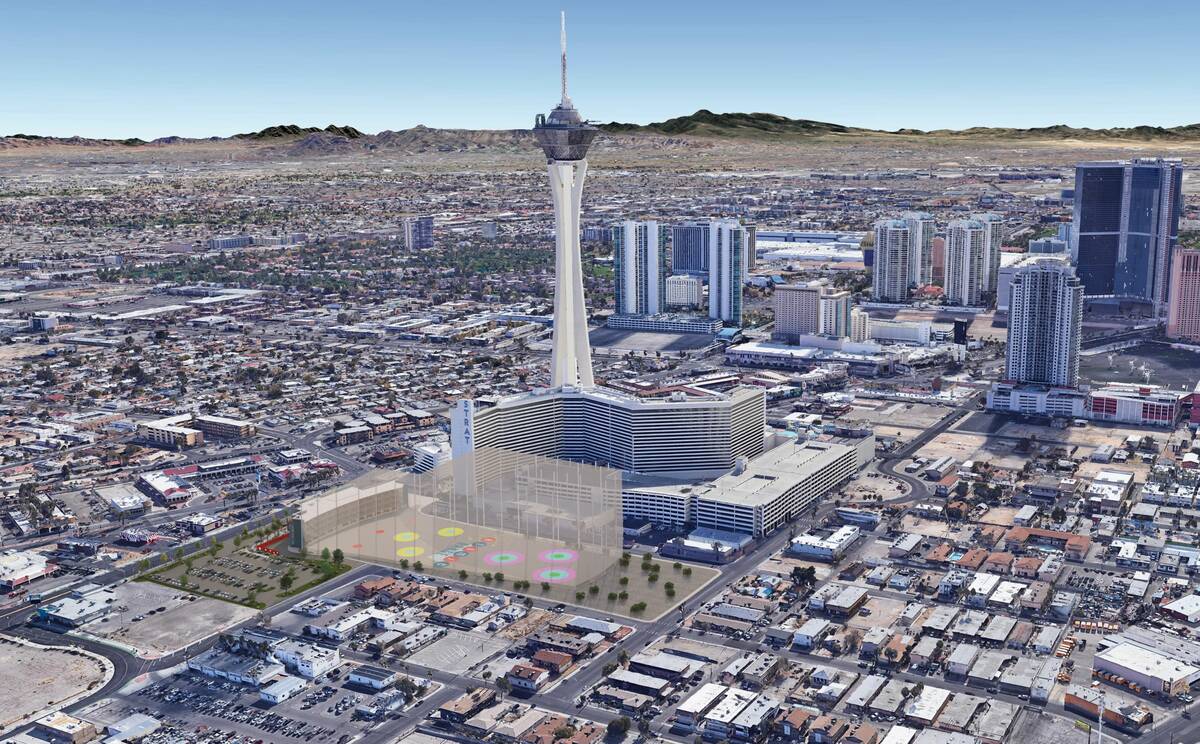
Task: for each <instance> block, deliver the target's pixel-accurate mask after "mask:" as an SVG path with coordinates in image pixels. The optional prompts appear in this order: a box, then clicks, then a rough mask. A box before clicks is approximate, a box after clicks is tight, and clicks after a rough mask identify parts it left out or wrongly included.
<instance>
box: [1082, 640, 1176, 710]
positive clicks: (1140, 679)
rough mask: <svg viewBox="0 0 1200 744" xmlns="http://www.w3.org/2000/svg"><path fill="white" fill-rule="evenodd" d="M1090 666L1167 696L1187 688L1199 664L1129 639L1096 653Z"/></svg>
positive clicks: (1097, 670) (1094, 669) (1172, 695)
mask: <svg viewBox="0 0 1200 744" xmlns="http://www.w3.org/2000/svg"><path fill="white" fill-rule="evenodd" d="M1092 669H1093V671H1096V672H1100V673H1103V674H1109V675H1116V676H1117V677H1120V678H1123V679H1124V680H1126V682H1129V683H1133V684H1136V685H1139V686H1140V687H1142V688H1145V689H1146V690H1147V691H1150V692H1160V693H1163V694H1165V695H1167V696H1168V697H1174V696H1176V695H1178V694H1180V693H1182V692H1187V690H1188V688H1189V687H1190V685H1191V683H1192V682H1193V681H1195V680H1197V679H1200V668H1197V667H1194V666H1192V665H1190V664H1186V663H1184V662H1182V661H1179V660H1178V659H1174V658H1171V657H1169V656H1164V655H1162V654H1160V653H1158V652H1156V651H1152V650H1150V649H1148V648H1145V647H1143V646H1138V645H1135V644H1133V643H1120V644H1117V645H1116V646H1112V647H1111V648H1107V649H1105V650H1103V651H1101V652H1100V653H1098V654H1096V656H1095V658H1094V659H1093V660H1092Z"/></svg>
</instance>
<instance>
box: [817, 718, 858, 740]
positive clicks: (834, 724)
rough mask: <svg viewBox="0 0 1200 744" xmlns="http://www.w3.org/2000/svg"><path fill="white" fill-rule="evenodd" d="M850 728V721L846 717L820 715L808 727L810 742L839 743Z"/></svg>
mask: <svg viewBox="0 0 1200 744" xmlns="http://www.w3.org/2000/svg"><path fill="white" fill-rule="evenodd" d="M849 728H850V722H849V721H847V720H846V719H845V718H839V717H837V716H831V715H824V716H819V717H817V719H816V720H814V721H813V722H812V725H811V726H809V728H808V744H838V742H840V741H841V740H842V737H843V736H845V735H846V731H847V730H849Z"/></svg>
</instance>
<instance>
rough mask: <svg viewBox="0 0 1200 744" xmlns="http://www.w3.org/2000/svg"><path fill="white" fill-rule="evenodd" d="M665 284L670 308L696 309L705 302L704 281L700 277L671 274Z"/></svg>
mask: <svg viewBox="0 0 1200 744" xmlns="http://www.w3.org/2000/svg"><path fill="white" fill-rule="evenodd" d="M665 284H666V292H667V299H666V306H667V307H668V308H676V309H688V310H694V309H696V308H698V307H700V305H702V304H703V303H704V282H703V281H701V280H700V278H699V277H696V276H687V275H684V274H680V275H678V276H669V277H667V280H666V283H665Z"/></svg>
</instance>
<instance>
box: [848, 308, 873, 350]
mask: <svg viewBox="0 0 1200 744" xmlns="http://www.w3.org/2000/svg"><path fill="white" fill-rule="evenodd" d="M850 340H851V341H852V342H853V343H856V344H861V343H863V342H866V341H870V340H871V316H870V315H868V314H867V311H866V310H861V309H859V308H857V307H856V308H852V309H851V310H850Z"/></svg>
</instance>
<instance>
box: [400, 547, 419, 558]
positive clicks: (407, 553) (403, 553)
mask: <svg viewBox="0 0 1200 744" xmlns="http://www.w3.org/2000/svg"><path fill="white" fill-rule="evenodd" d="M396 555H398V556H400V557H401V558H416V557H417V556H419V555H425V548H419V547H416V546H413V545H409V546H408V547H404V548H400V549H399V550H397V551H396Z"/></svg>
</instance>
